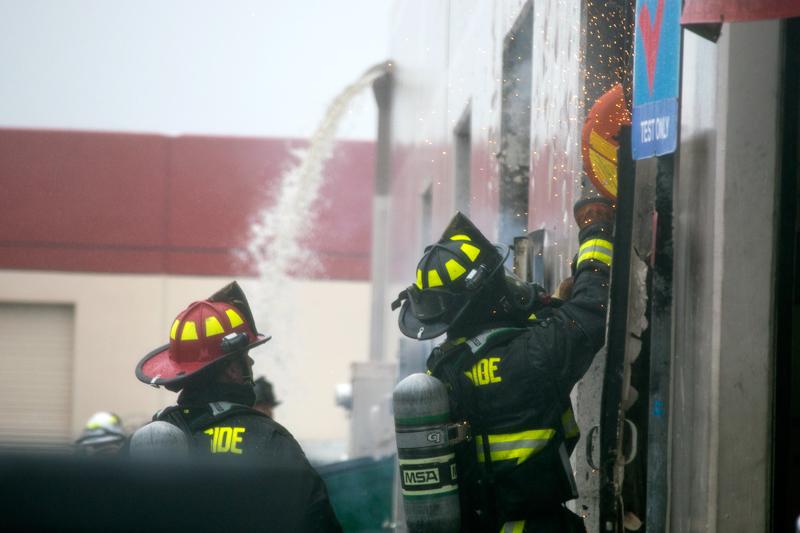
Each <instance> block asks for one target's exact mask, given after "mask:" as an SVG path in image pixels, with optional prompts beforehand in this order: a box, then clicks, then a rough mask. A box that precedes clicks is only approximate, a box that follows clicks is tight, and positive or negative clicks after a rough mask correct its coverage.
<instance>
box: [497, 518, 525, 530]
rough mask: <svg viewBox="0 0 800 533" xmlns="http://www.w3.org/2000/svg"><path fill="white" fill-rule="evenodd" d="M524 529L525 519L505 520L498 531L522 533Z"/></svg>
mask: <svg viewBox="0 0 800 533" xmlns="http://www.w3.org/2000/svg"><path fill="white" fill-rule="evenodd" d="M523 531H525V520H515V521H514V522H506V523H505V524H503V527H502V528H500V533H522V532H523Z"/></svg>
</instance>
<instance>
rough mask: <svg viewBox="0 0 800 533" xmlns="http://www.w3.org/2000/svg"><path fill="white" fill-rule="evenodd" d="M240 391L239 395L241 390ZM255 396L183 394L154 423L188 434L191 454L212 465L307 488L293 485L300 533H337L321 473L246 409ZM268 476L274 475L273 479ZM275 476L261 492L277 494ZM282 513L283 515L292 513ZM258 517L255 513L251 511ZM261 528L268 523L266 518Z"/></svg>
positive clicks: (285, 435) (219, 387) (215, 390)
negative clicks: (247, 468) (245, 467)
mask: <svg viewBox="0 0 800 533" xmlns="http://www.w3.org/2000/svg"><path fill="white" fill-rule="evenodd" d="M239 389H241V390H239ZM253 399H254V397H253V392H252V388H251V387H247V386H242V385H231V384H215V385H211V386H209V387H204V388H203V389H201V390H197V391H189V390H184V391H183V392H182V393H181V396H180V397H179V398H178V405H174V406H172V407H168V408H166V409H164V410H162V411H160V412H159V413H157V414H156V415H155V416H154V417H153V420H164V421H167V422H169V423H172V424H174V425H176V426H178V427H179V428H181V429H182V430H183V431H184V433H186V434H187V435H190V436H191V437H190V444H191V449H192V452H193V453H194V454H195V455H198V456H200V457H207V458H208V459H213V460H214V461H235V462H237V463H245V464H251V465H253V466H257V467H263V468H266V469H272V470H274V471H280V472H281V473H283V474H284V475H285V474H287V473H288V475H289V476H291V477H292V478H294V479H295V480H296V479H297V478H302V479H304V480H306V482H305V483H302V484H298V483H293V490H296V489H297V487H301V490H300V491H299V493H297V494H293V495H291V498H292V501H291V508H292V509H296V510H299V511H300V514H301V515H302V516H298V519H297V521H296V523H297V528H296V530H298V531H314V532H316V531H323V532H329V531H331V532H334V531H337V532H338V531H341V526H340V525H339V523H338V521H337V519H336V515H335V514H334V512H333V509H332V508H331V505H330V501H329V500H328V493H327V490H326V488H325V485H324V483H323V481H322V479H321V478H320V477H319V474H317V472H316V471H315V470H314V469H313V468H312V466H311V465H310V464H309V462H308V460H307V459H306V456H305V454H304V453H303V451H302V449H301V448H300V445H299V444H298V443H297V441H296V440H295V439H294V437H292V435H291V434H290V433H289V432H288V431H287V430H286V429H285V428H284V427H283V426H281V425H280V424H278V423H277V422H275V421H274V420H272V419H271V418H270V417H268V416H266V415H265V414H263V413H261V412H260V411H257V410H255V409H252V408H250V407H248V405H251V404H252V401H253ZM271 477H272V476H271ZM277 479H278V476H274V477H273V478H272V479H265V480H264V485H265V486H264V489H265V490H268V491H270V492H271V493H274V494H279V495H281V497H282V498H287V497H289V495H287V494H281V492H280V491H281V487H280V486H275V485H276V484H277V483H278V481H277ZM292 509H288V508H287V509H286V512H287V513H290V512H293V511H292ZM253 512H254V513H258V509H253ZM264 523H265V527H266V528H267V529H269V528H268V524H269V520H268V517H265V522H264Z"/></svg>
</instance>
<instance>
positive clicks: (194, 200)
mask: <svg viewBox="0 0 800 533" xmlns="http://www.w3.org/2000/svg"><path fill="white" fill-rule="evenodd" d="M305 146H306V144H305V142H304V141H300V140H297V139H277V138H272V139H270V138H247V137H240V138H235V137H200V136H181V137H165V136H160V135H141V134H118V133H88V132H71V131H41V130H10V129H5V130H0V192H1V193H2V194H0V268H13V269H36V270H62V271H78V272H80V271H83V272H86V271H89V272H130V273H153V274H155V273H166V274H185V275H218V274H241V273H246V274H255V272H256V269H255V268H254V265H252V264H249V263H248V260H247V257H245V253H246V250H247V246H248V243H249V242H250V239H251V237H252V234H251V225H252V224H253V222H254V221H255V220H256V219H257V217H258V215H259V212H260V211H261V210H262V209H265V208H269V207H270V206H272V205H274V203H275V202H276V200H277V195H278V193H279V190H280V189H279V185H280V178H281V175H282V174H283V173H284V172H285V171H287V170H288V169H289V168H291V167H292V166H293V165H295V164H296V163H297V162H298V157H299V154H300V152H301V151H302V150H303V148H304V147H305ZM373 152H374V149H373V143H371V142H361V141H343V142H340V143H338V144H337V145H336V146H335V149H334V151H333V157H332V158H331V159H330V160H329V161H328V162H327V163H326V165H325V166H324V169H323V173H324V174H325V176H326V179H325V180H324V182H323V185H322V188H321V190H320V193H319V200H318V201H317V202H316V203H315V204H314V207H313V209H312V213H311V216H312V217H313V221H312V228H313V231H312V233H311V234H309V235H306V236H304V238H303V240H302V243H301V244H302V246H303V247H304V248H305V249H308V250H310V251H311V252H313V253H314V254H315V255H316V256H317V257H318V259H319V261H320V263H321V269H317V270H314V271H312V270H310V269H304V270H303V271H302V272H299V274H301V275H302V276H304V277H313V278H330V279H352V280H365V279H368V277H369V264H370V262H369V250H370V241H371V238H372V236H371V224H370V221H371V216H372V214H371V207H370V200H371V196H372V190H373V173H374V153H373Z"/></svg>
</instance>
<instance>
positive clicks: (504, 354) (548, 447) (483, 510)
mask: <svg viewBox="0 0 800 533" xmlns="http://www.w3.org/2000/svg"><path fill="white" fill-rule="evenodd" d="M575 216H576V220H577V221H578V225H579V227H580V235H579V240H580V249H579V252H578V254H577V256H576V260H575V262H574V265H573V266H574V276H573V277H574V283H573V285H572V294H571V297H569V298H566V299H565V301H564V302H563V304H562V305H561V306H560V307H557V308H554V307H547V308H546V309H544V308H543V307H544V305H545V304H546V303H547V301H546V299H543V298H541V297H540V296H541V295H540V294H539V291H538V290H536V289H535V288H534V287H533V286H532V285H529V284H526V283H523V282H521V280H519V279H518V278H516V277H515V276H514V274H513V273H511V272H509V271H508V270H507V269H506V268H505V267H504V264H505V261H506V259H507V257H508V250H507V249H506V248H505V247H503V246H500V245H493V244H492V243H490V242H489V241H488V240H487V239H486V238H485V237H484V236H483V235H482V234H481V232H480V231H478V229H477V228H476V227H475V226H474V225H473V224H472V223H471V222H470V221H469V220H468V219H467V218H466V217H464V216H463V215H461V214H460V213H458V214H456V216H455V217H454V218H453V220H452V221H451V223H450V225H449V226H448V227H447V229H446V230H445V232H444V234H443V235H442V237H441V239H440V240H439V241H438V242H437V243H436V244H434V245H433V246H430V247H428V248H427V249H426V251H425V254H424V255H423V257H422V259H421V260H420V261H419V264H418V267H417V272H416V281H415V283H414V284H413V285H411V286H410V287H408V288H407V289H406V290H405V291H403V292H402V293H401V294H400V297H399V298H398V300H397V301H395V302H394V303H393V304H392V305H393V308H397V307H400V306H401V305H402V308H401V311H400V317H399V323H400V330H401V331H402V332H403V334H405V335H406V336H408V337H411V338H415V339H432V338H435V337H438V336H440V335H442V334H446V335H447V337H446V340H445V341H444V342H443V343H442V344H440V345H439V346H437V347H436V348H434V350H433V352H432V353H431V355H430V357H429V358H428V362H427V366H428V371H429V373H430V374H432V375H433V376H434V377H436V378H438V379H440V380H441V381H443V382H444V383H445V385H446V386H447V389H448V391H449V398H450V410H451V416H452V418H453V421H467V422H468V423H469V425H470V428H471V434H472V438H471V439H469V440H467V441H465V442H462V443H461V444H457V445H456V463H457V467H458V480H459V491H460V499H461V514H462V517H461V524H462V529H463V530H464V531H487V532H492V533H495V532H497V531H515V532H517V531H519V532H521V531H537V532H559V533H563V532H572V531H584V526H583V521H582V520H581V519H580V517H578V516H577V515H575V514H573V513H571V512H570V511H568V510H567V509H566V507H565V506H564V502H566V501H568V500H571V499H573V498H575V497H576V496H577V491H576V487H575V480H574V477H573V474H572V469H571V467H570V463H569V456H570V454H571V453H572V450H573V449H574V447H575V444H576V443H577V440H578V436H579V431H578V427H577V425H576V422H575V419H574V415H573V411H572V405H571V402H570V397H569V394H570V391H571V390H572V387H573V386H574V385H575V383H576V382H577V381H578V380H579V379H580V378H581V377H582V376H583V374H584V372H585V371H586V370H587V369H588V367H589V365H590V363H591V361H592V358H593V357H594V354H595V353H596V352H597V351H598V350H599V349H600V348H601V347H602V345H603V342H604V335H605V320H606V306H607V298H608V279H609V269H610V266H611V256H612V250H613V245H612V242H611V233H612V230H613V218H614V211H613V206H612V205H611V203H610V202H608V201H607V200H605V199H602V198H593V199H590V200H584V201H582V202H579V203H578V204H576V206H575ZM565 285H566V284H565ZM540 311H541V312H540Z"/></svg>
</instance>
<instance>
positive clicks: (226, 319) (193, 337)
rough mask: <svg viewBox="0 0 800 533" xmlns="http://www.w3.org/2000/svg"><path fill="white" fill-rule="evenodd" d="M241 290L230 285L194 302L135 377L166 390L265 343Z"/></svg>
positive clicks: (178, 318) (174, 387)
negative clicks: (205, 298) (167, 342)
mask: <svg viewBox="0 0 800 533" xmlns="http://www.w3.org/2000/svg"><path fill="white" fill-rule="evenodd" d="M269 339H270V337H268V336H265V335H261V334H259V333H258V331H257V330H256V327H255V324H254V323H253V315H252V313H251V311H250V306H249V305H248V304H247V299H246V298H245V296H244V293H243V292H242V290H241V288H240V287H239V285H238V284H237V283H236V282H233V283H231V284H229V285H227V286H226V287H224V288H223V289H222V290H220V291H218V292H217V293H215V294H214V295H212V296H211V297H210V298H209V299H208V300H202V301H199V302H193V303H191V304H189V307H187V308H186V309H184V310H183V311H181V312H180V313H179V314H178V316H177V317H176V318H175V320H174V321H173V322H172V326H171V328H170V332H169V344H165V345H163V346H160V347H158V348H156V349H155V350H153V351H151V352H150V353H148V354H147V355H146V356H144V358H143V359H142V360H141V361H139V364H138V365H137V366H136V377H137V378H139V380H140V381H142V382H144V383H147V384H150V385H154V386H159V385H164V386H166V387H167V388H169V389H172V390H178V389H180V388H182V386H183V382H184V381H185V380H187V379H188V378H190V377H191V376H193V375H195V374H197V373H198V372H200V371H201V370H203V369H204V368H207V367H208V366H209V365H211V364H214V363H217V362H219V361H221V360H223V359H226V358H229V357H231V356H233V355H236V354H238V353H241V352H242V351H246V350H249V349H250V348H253V347H255V346H259V345H261V344H264V343H265V342H267V341H268V340H269Z"/></svg>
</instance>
